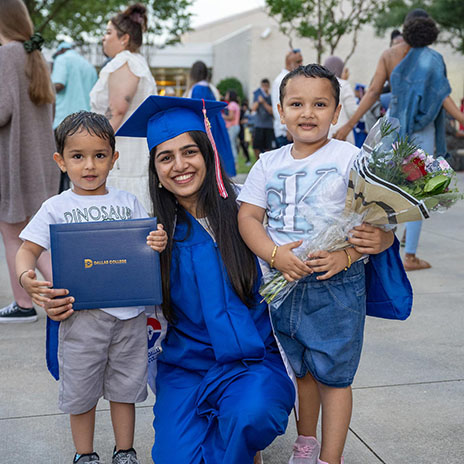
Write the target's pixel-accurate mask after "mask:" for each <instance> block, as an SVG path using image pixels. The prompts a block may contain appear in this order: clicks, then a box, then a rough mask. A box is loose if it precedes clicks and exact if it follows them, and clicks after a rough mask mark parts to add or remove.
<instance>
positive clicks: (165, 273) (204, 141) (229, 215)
mask: <svg viewBox="0 0 464 464" xmlns="http://www.w3.org/2000/svg"><path fill="white" fill-rule="evenodd" d="M188 134H189V135H190V137H192V140H193V141H194V142H195V143H196V144H197V145H198V147H199V149H200V151H201V154H202V155H203V158H204V159H205V164H206V175H205V181H204V182H203V185H202V186H201V188H200V191H199V195H198V204H197V213H198V215H199V216H201V217H207V218H208V223H209V225H210V227H211V229H212V232H213V234H214V237H215V239H216V243H217V245H218V248H219V252H220V253H221V257H222V260H223V262H224V265H225V268H226V271H227V274H228V276H229V279H230V282H231V284H232V287H233V288H234V290H235V293H236V294H237V295H238V297H239V298H240V299H241V300H242V301H243V303H244V304H246V305H247V306H248V307H251V306H252V305H253V304H254V302H253V286H254V284H255V282H256V279H257V277H258V271H257V268H256V260H255V257H254V255H253V253H252V252H251V251H250V250H249V249H248V247H247V246H246V245H245V242H244V241H243V240H242V237H241V236H240V233H239V231H238V222H237V214H238V205H237V195H236V193H235V190H234V187H233V186H232V183H231V182H230V180H229V178H228V177H227V174H226V173H225V171H224V169H223V168H222V166H221V172H222V178H223V180H224V185H225V188H226V190H227V193H228V195H229V196H228V197H227V198H226V199H224V198H222V197H221V196H220V195H219V191H218V187H217V184H216V177H215V171H214V152H213V148H212V146H211V143H210V141H209V139H208V136H207V135H206V134H205V133H204V132H202V131H192V132H189V133H188ZM155 152H156V147H155V148H153V149H152V150H151V152H150V168H149V183H150V196H151V200H152V202H153V212H154V215H155V216H156V217H157V218H158V222H159V223H160V224H163V225H164V229H165V230H166V233H167V235H168V244H167V246H166V249H165V251H164V252H163V253H161V255H160V260H161V279H162V286H163V305H162V308H163V314H164V317H165V318H166V319H167V320H168V321H169V322H171V323H173V322H175V316H176V315H175V314H174V311H173V309H172V306H171V292H170V290H171V286H170V273H171V258H172V247H173V235H174V225H175V221H176V216H177V222H187V223H188V222H189V220H188V217H187V214H186V213H185V210H184V209H183V208H182V206H180V205H179V204H178V203H177V201H176V198H175V197H174V195H173V194H172V193H171V192H169V191H168V190H166V189H165V188H164V187H163V188H159V178H158V174H157V172H156V169H155ZM189 230H190V228H189Z"/></svg>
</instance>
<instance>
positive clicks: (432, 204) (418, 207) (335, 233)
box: [260, 117, 463, 306]
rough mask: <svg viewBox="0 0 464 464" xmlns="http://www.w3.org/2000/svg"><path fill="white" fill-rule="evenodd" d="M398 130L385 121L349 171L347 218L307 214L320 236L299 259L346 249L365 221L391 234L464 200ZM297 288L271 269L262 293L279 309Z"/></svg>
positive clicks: (441, 166) (437, 161)
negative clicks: (349, 240)
mask: <svg viewBox="0 0 464 464" xmlns="http://www.w3.org/2000/svg"><path fill="white" fill-rule="evenodd" d="M398 128H399V123H398V120H397V119H394V118H388V117H383V118H381V119H380V120H379V121H378V122H377V123H376V125H375V126H374V127H373V128H372V129H371V131H370V132H369V134H368V136H367V138H366V141H365V142H364V145H363V147H362V148H361V150H360V152H359V154H358V155H357V157H356V158H355V160H354V162H353V166H352V168H351V171H350V178H349V183H348V191H347V195H346V201H345V210H344V212H343V214H341V215H340V214H332V213H331V211H330V205H323V207H322V208H321V209H320V210H318V211H317V212H315V211H314V210H312V211H303V213H302V214H303V215H304V216H307V217H308V218H311V222H312V223H313V224H314V223H316V230H319V232H318V233H317V234H316V235H315V236H313V237H312V238H311V239H310V240H309V239H308V240H305V241H303V244H302V245H301V246H300V247H299V248H298V250H297V253H296V255H297V256H298V257H299V258H300V259H303V260H304V259H305V258H306V257H307V256H308V254H310V253H313V252H315V251H317V250H327V251H335V250H340V249H343V248H345V247H346V246H347V238H348V234H349V231H350V230H352V229H353V227H355V226H357V225H360V224H361V223H362V222H367V223H369V224H371V225H374V226H378V227H383V228H384V229H387V230H388V229H392V228H394V227H395V226H396V225H397V224H400V223H404V222H409V221H417V220H422V219H426V218H428V217H430V213H431V212H435V211H441V212H442V211H445V210H447V209H448V208H449V207H451V206H452V205H453V204H454V203H455V202H456V201H457V200H458V199H461V198H463V195H462V194H461V193H459V191H458V189H457V186H456V174H455V172H454V171H453V169H452V168H451V167H450V166H449V164H448V163H447V162H446V160H445V159H444V158H442V157H439V158H434V157H433V156H431V155H428V154H427V153H425V152H424V151H423V150H422V149H420V148H418V147H417V145H415V143H414V140H411V139H409V138H408V137H404V138H401V137H399V136H398ZM318 221H321V223H322V224H321V227H317V222H318ZM295 285H296V282H288V281H287V280H285V278H284V277H283V276H282V274H281V273H280V272H279V271H277V270H271V271H269V272H267V273H266V274H265V275H264V277H263V282H262V285H261V288H260V293H261V295H262V296H263V297H264V299H265V300H266V301H267V302H268V303H271V302H272V304H273V305H274V306H279V305H280V304H281V303H282V302H283V301H284V300H285V298H286V297H287V296H288V294H289V293H290V292H291V290H292V289H293V288H294V286H295Z"/></svg>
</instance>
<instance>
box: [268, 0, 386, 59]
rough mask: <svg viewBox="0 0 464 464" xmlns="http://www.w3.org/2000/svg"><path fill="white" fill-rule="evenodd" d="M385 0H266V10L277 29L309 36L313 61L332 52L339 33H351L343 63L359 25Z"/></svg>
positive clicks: (353, 49) (354, 47)
mask: <svg viewBox="0 0 464 464" xmlns="http://www.w3.org/2000/svg"><path fill="white" fill-rule="evenodd" d="M386 2H387V0H266V10H267V13H268V14H269V15H270V16H272V17H274V18H275V19H276V21H277V22H278V24H279V29H280V31H281V32H282V33H283V34H285V35H286V36H287V37H288V38H289V45H290V48H293V46H292V37H293V35H294V34H296V35H297V36H299V37H305V38H308V39H310V40H311V41H312V42H313V43H314V47H315V48H316V50H317V61H318V62H319V63H320V62H321V57H322V54H323V53H324V52H326V51H327V50H328V51H329V53H330V54H331V55H333V54H334V52H335V50H336V48H337V46H338V44H339V43H340V40H341V39H342V37H344V36H346V35H348V34H352V47H351V50H350V52H349V53H348V56H347V57H346V58H345V60H344V61H345V63H346V62H347V61H348V59H349V58H350V57H351V55H352V54H353V53H354V51H355V49H356V46H357V44H358V32H359V30H360V29H361V27H362V26H363V25H364V24H366V23H369V22H371V21H372V18H373V17H374V14H375V13H376V11H377V10H378V9H379V8H381V7H383V5H384V4H385V3H386Z"/></svg>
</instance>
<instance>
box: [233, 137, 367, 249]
mask: <svg viewBox="0 0 464 464" xmlns="http://www.w3.org/2000/svg"><path fill="white" fill-rule="evenodd" d="M292 147H293V144H290V145H285V146H284V147H282V148H279V149H277V150H273V151H270V152H267V153H264V154H262V155H261V156H260V158H259V160H258V162H257V163H256V164H255V165H254V166H253V168H252V169H251V171H250V173H249V174H248V177H247V180H246V182H245V185H244V186H243V188H242V190H241V192H240V194H239V196H238V201H240V202H246V203H250V204H252V205H256V206H259V207H261V208H263V209H265V210H266V214H267V217H268V225H267V233H268V235H269V236H270V238H271V239H272V240H273V241H274V243H276V244H277V245H284V244H286V243H289V242H293V241H296V240H310V239H311V237H315V236H316V235H317V233H318V232H320V231H321V230H322V228H323V227H326V226H327V224H328V222H327V219H328V217H329V216H338V215H339V214H341V213H342V211H343V209H344V207H345V198H346V192H347V188H348V180H349V174H350V168H351V165H352V163H353V159H354V157H355V156H356V155H357V154H358V152H359V148H357V147H355V146H354V145H352V144H351V143H348V142H342V141H340V140H334V139H332V140H330V141H329V142H328V143H327V144H326V145H324V146H323V147H322V148H320V149H319V150H317V151H316V152H315V153H313V154H312V155H310V156H307V157H306V158H303V159H295V158H293V156H292V154H291V149H292Z"/></svg>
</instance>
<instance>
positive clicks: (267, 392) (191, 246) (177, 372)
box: [152, 216, 295, 464]
mask: <svg viewBox="0 0 464 464" xmlns="http://www.w3.org/2000/svg"><path fill="white" fill-rule="evenodd" d="M188 218H189V222H190V228H189V226H188V224H186V223H179V224H177V226H176V231H175V236H174V246H173V253H172V266H171V299H172V305H173V309H174V313H175V314H176V316H177V321H176V323H175V324H173V325H169V326H168V330H167V334H166V338H165V340H164V341H163V343H162V348H163V351H162V353H161V354H160V356H159V358H158V362H157V364H158V367H157V368H158V373H157V378H156V392H157V393H156V403H155V406H154V414H155V420H154V427H155V444H154V446H153V451H152V457H153V461H154V462H155V463H156V464H168V463H172V462H179V463H182V464H218V463H221V464H237V463H240V464H247V463H249V464H252V463H253V457H254V455H255V454H256V452H257V451H258V450H261V449H264V448H265V447H266V446H268V445H269V444H270V443H272V441H273V440H274V438H275V437H276V436H277V435H280V434H283V433H284V432H285V429H286V427H287V422H288V415H289V414H290V412H291V410H292V408H293V404H294V400H295V389H294V386H293V384H292V382H291V380H290V378H289V377H288V375H287V372H286V370H285V367H284V364H283V362H282V359H281V357H280V353H279V351H278V349H277V346H276V343H275V340H274V336H273V333H272V329H271V324H270V320H269V315H268V309H267V305H266V304H263V303H259V301H260V297H259V294H258V283H259V279H258V280H257V282H256V285H255V302H256V303H255V305H254V307H252V308H251V309H250V308H248V307H247V306H245V305H244V304H243V303H242V302H241V300H240V298H239V297H238V296H237V295H236V294H235V292H234V290H233V288H232V286H231V283H230V281H229V278H228V276H227V272H226V270H225V268H224V264H223V262H222V259H221V256H220V253H219V250H218V248H217V246H216V243H215V242H214V241H213V239H212V238H211V237H210V235H209V234H208V233H207V232H206V230H205V229H204V228H203V227H202V226H201V225H200V224H199V223H198V222H197V221H196V220H195V219H194V218H193V217H191V216H188Z"/></svg>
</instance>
